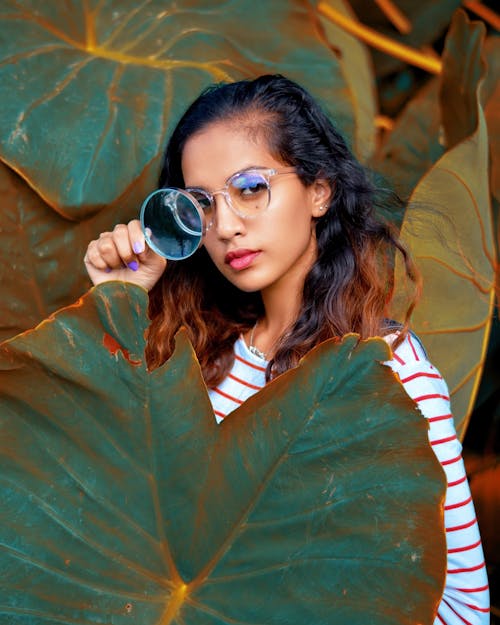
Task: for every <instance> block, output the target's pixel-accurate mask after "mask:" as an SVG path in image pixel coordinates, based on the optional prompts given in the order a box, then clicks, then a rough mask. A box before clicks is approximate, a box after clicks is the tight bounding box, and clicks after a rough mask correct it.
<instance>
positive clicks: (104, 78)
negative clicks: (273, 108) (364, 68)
mask: <svg viewBox="0 0 500 625" xmlns="http://www.w3.org/2000/svg"><path fill="white" fill-rule="evenodd" d="M249 16H251V18H250V19H249ZM242 25H245V27H242ZM269 72H271V73H275V72H281V73H284V74H287V75H289V76H290V77H291V78H293V79H296V80H298V81H299V82H300V83H302V84H304V86H306V87H309V88H310V89H311V91H312V92H313V93H314V94H315V95H316V96H317V97H318V98H320V100H322V101H323V102H325V103H326V104H327V106H328V105H329V103H333V108H334V111H335V116H336V118H337V119H338V121H339V123H340V125H341V126H342V127H343V128H344V130H345V131H346V133H347V134H348V135H351V134H352V130H353V122H352V120H353V115H352V112H351V110H350V102H349V98H348V95H347V93H346V83H345V81H344V79H343V77H342V75H341V72H340V70H339V67H338V61H337V59H336V57H335V55H334V54H332V53H331V51H330V50H329V49H328V47H327V46H326V45H325V44H324V41H323V40H322V39H321V38H320V36H319V33H318V30H317V26H316V22H315V19H314V14H313V12H312V10H311V9H310V7H309V6H308V3H307V2H301V1H299V0H297V1H294V2H288V1H285V0H277V1H276V2H272V3H255V2H251V1H250V0H235V1H234V2H230V3H228V2H226V1H222V0H220V1H218V2H210V3H207V2H204V1H202V0H197V1H195V2H184V3H177V4H165V2H164V1H163V0H151V1H149V2H142V3H138V2H136V0H107V1H106V2H98V1H97V0H87V1H83V0H68V1H67V2H64V3H62V4H61V3H40V2H33V1H30V0H6V1H4V2H2V3H1V5H0V83H1V84H2V89H3V92H2V107H1V108H0V158H1V159H2V160H4V161H5V162H6V163H7V164H8V165H9V166H10V167H11V168H13V169H14V170H15V171H17V172H18V173H20V174H21V176H22V177H23V178H25V179H26V180H27V181H28V182H29V184H30V185H31V186H32V187H33V188H35V189H36V191H37V192H38V193H39V195H40V196H41V197H42V198H44V200H45V201H46V202H47V203H48V204H49V205H50V206H52V207H54V208H55V209H56V210H57V211H58V212H59V213H60V214H61V215H63V216H65V217H68V218H71V219H76V218H78V219H81V218H83V217H85V216H88V215H90V214H92V213H94V212H96V211H98V210H100V209H101V208H102V207H103V206H104V205H106V204H108V203H111V202H115V201H116V200H117V198H119V197H120V196H121V195H122V194H124V193H125V192H127V190H128V189H129V187H130V186H131V185H135V186H137V185H138V184H140V182H141V178H140V177H141V175H142V173H143V171H144V169H145V168H146V167H147V166H148V165H151V164H154V165H155V166H156V168H158V167H159V158H160V156H161V152H162V150H163V148H164V144H165V142H166V138H167V136H168V135H169V132H170V130H171V129H172V127H173V125H174V124H175V122H176V121H177V119H178V118H179V117H180V115H181V113H182V112H183V111H184V109H185V108H186V106H187V105H188V104H189V103H190V102H191V101H192V100H193V99H194V98H195V97H196V96H197V95H198V94H199V93H200V91H201V90H202V89H203V88H204V87H206V86H207V85H208V84H211V83H214V82H218V81H221V80H231V79H240V78H244V77H249V76H255V75H257V74H262V73H269ZM150 190H151V189H143V191H144V192H143V195H144V196H145V195H146V194H147V192H149V191H150Z"/></svg>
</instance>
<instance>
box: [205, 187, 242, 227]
mask: <svg viewBox="0 0 500 625" xmlns="http://www.w3.org/2000/svg"><path fill="white" fill-rule="evenodd" d="M213 196H214V205H215V207H214V208H215V210H214V223H213V226H212V228H213V229H214V230H215V231H216V233H217V236H218V237H219V238H220V239H231V238H232V237H234V236H236V235H238V234H242V233H243V232H244V229H245V224H244V220H243V219H242V218H241V217H240V216H239V215H237V214H236V213H235V212H234V210H233V209H232V208H231V205H230V204H229V197H228V196H227V194H226V193H225V192H224V191H218V192H217V193H214V194H213Z"/></svg>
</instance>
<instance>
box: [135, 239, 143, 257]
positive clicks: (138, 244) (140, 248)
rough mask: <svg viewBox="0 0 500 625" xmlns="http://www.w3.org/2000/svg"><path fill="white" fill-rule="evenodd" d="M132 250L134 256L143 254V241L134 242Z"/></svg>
mask: <svg viewBox="0 0 500 625" xmlns="http://www.w3.org/2000/svg"><path fill="white" fill-rule="evenodd" d="M132 249H133V250H134V252H135V253H136V254H140V253H141V252H144V242H143V241H135V242H134V243H133V245H132Z"/></svg>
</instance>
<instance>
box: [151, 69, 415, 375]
mask: <svg viewBox="0 0 500 625" xmlns="http://www.w3.org/2000/svg"><path fill="white" fill-rule="evenodd" d="M222 121H224V122H234V123H237V124H238V127H240V128H244V129H246V130H247V131H248V132H249V133H250V135H251V136H254V137H255V136H259V137H261V138H262V140H264V141H266V143H267V146H268V149H269V151H270V153H271V154H272V155H273V157H274V158H276V159H277V160H279V161H281V162H282V163H283V164H284V165H291V166H294V167H295V168H296V171H297V174H298V176H299V178H300V180H301V181H302V183H303V184H304V185H306V186H309V185H311V184H313V182H314V181H315V180H317V179H320V178H321V179H323V180H327V181H328V182H329V184H330V186H331V189H332V194H331V199H330V204H329V207H328V210H327V211H326V213H325V214H324V215H323V216H322V217H320V218H318V219H317V221H316V226H315V227H316V237H317V258H316V261H315V262H314V264H313V266H312V267H311V269H310V271H309V273H308V275H307V276H306V279H305V282H304V287H303V295H302V306H301V309H300V313H299V316H298V318H297V319H296V321H295V324H294V325H293V327H292V328H291V329H290V330H289V331H288V332H287V333H285V334H284V335H283V336H282V337H281V340H280V341H279V343H278V345H277V348H276V351H275V355H274V358H273V360H272V361H271V362H270V363H269V366H268V370H267V377H268V379H269V378H270V377H272V376H275V375H278V374H280V373H282V372H284V371H286V370H288V369H290V368H291V367H293V366H296V365H297V364H298V362H299V360H300V358H301V357H302V356H304V355H305V354H306V353H307V352H308V351H309V350H310V349H311V348H313V347H314V346H315V345H317V344H318V343H320V342H322V341H324V340H326V339H329V338H335V337H337V338H339V337H341V336H342V335H344V334H346V333H348V332H355V333H359V334H360V336H361V338H367V337H370V336H376V335H381V334H385V333H387V332H388V329H387V323H386V311H387V305H388V303H389V301H390V298H391V295H392V284H393V278H392V275H393V262H394V257H395V253H396V252H400V253H401V254H402V257H403V260H404V262H405V266H406V272H407V275H408V277H409V278H410V280H412V281H413V282H414V283H415V285H417V283H418V280H417V276H416V272H415V268H414V266H413V264H412V263H411V260H410V258H409V256H408V254H407V253H406V251H405V249H404V247H403V246H402V245H401V243H400V242H399V241H398V238H397V236H396V234H395V232H394V231H393V228H392V227H391V226H390V225H389V224H388V223H386V222H384V221H383V220H382V219H380V218H378V217H377V208H378V207H379V206H380V205H381V204H382V205H383V206H384V208H387V206H388V205H389V204H391V202H392V203H393V202H394V201H395V196H394V195H393V194H391V193H390V192H389V191H387V192H386V191H384V190H382V189H377V188H376V187H375V186H374V184H373V183H372V182H371V180H370V177H369V176H368V174H367V172H366V171H365V169H364V168H363V167H362V166H361V165H360V163H359V162H358V161H357V160H356V158H355V157H354V156H353V155H352V153H351V152H350V150H349V149H348V147H347V145H346V143H345V141H344V139H343V138H342V136H341V135H340V133H339V132H338V131H337V130H336V128H335V127H334V125H333V124H332V122H331V121H330V120H329V118H328V117H327V116H326V114H325V113H324V112H323V110H322V109H321V107H320V106H319V104H318V103H317V102H316V101H315V100H314V99H313V98H312V96H311V95H310V94H309V93H308V92H307V91H306V90H304V89H303V88H302V87H301V86H299V85H298V84H296V83H295V82H293V81H291V80H289V79H287V78H285V77H283V76H280V75H264V76H260V77H258V78H256V79H255V80H243V81H239V82H234V83H229V84H222V85H217V86H214V87H211V88H209V89H207V90H206V91H204V92H203V93H202V94H201V95H200V96H199V97H198V98H197V99H196V100H195V101H194V102H193V103H192V104H191V106H190V107H189V108H188V109H187V111H186V112H185V113H184V115H183V116H182V118H181V119H180V121H179V123H178V124H177V126H176V128H175V130H174V131H173V134H172V136H171V138H170V141H169V143H168V145H167V148H166V152H165V157H164V163H163V168H162V171H161V175H160V181H159V185H160V187H163V186H174V187H183V186H184V179H183V174H182V168H181V161H182V153H183V149H184V146H185V144H186V142H187V141H188V139H189V138H190V137H192V136H193V135H195V134H196V133H198V132H200V131H201V130H202V129H204V128H206V127H207V126H208V125H209V124H213V123H216V122H222ZM416 293H417V289H415V295H414V297H413V299H412V300H411V301H410V303H409V306H408V310H407V313H406V318H405V319H404V320H403V321H404V322H403V325H402V332H401V334H400V340H402V337H403V336H404V334H405V332H406V329H407V325H408V319H409V316H410V313H411V311H412V309H413V307H414V304H415V301H416ZM262 312H263V306H262V301H261V297H260V294H259V293H246V292H242V291H240V290H238V289H237V288H236V287H235V286H234V285H232V284H231V283H230V282H229V281H228V280H226V279H225V278H224V277H223V276H222V275H221V274H220V272H219V271H218V270H217V269H216V267H215V266H214V264H213V263H212V261H211V259H210V257H209V256H208V254H207V252H206V251H205V249H204V248H203V247H202V248H201V249H200V250H198V251H197V252H196V253H195V254H194V255H193V256H191V257H190V258H188V259H186V260H183V261H169V263H168V265H167V268H166V270H165V272H164V274H163V275H162V277H161V279H160V280H159V281H158V283H157V284H156V285H155V287H154V288H153V289H152V290H151V292H150V307H149V314H150V318H151V325H150V328H149V332H148V344H147V350H146V356H147V359H148V363H149V367H150V368H154V367H158V366H160V365H161V364H162V363H163V362H165V360H167V359H168V358H169V357H170V355H171V354H172V351H173V348H174V336H175V333H176V332H177V330H178V329H179V328H180V327H181V326H184V327H186V329H187V331H188V334H189V337H190V340H191V341H192V343H193V346H194V349H195V351H196V354H197V356H198V359H199V361H200V365H201V368H202V372H203V376H204V379H205V382H206V384H207V386H209V387H213V386H216V385H217V384H218V383H219V382H220V381H222V379H224V377H225V376H226V375H227V374H228V372H229V370H230V368H231V366H232V364H233V362H234V354H233V346H234V342H235V341H236V339H237V338H238V336H239V335H240V334H241V333H242V332H244V331H246V330H248V329H249V328H250V327H252V326H253V324H254V323H255V321H256V320H257V319H258V317H259V316H260V315H261V314H262Z"/></svg>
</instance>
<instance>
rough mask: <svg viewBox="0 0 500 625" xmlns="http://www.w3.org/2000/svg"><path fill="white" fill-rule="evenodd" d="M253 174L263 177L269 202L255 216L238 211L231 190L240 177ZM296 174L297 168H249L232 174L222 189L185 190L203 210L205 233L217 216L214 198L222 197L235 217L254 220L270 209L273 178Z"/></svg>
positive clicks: (196, 188)
mask: <svg viewBox="0 0 500 625" xmlns="http://www.w3.org/2000/svg"><path fill="white" fill-rule="evenodd" d="M252 173H254V174H258V175H260V176H261V177H262V179H261V181H262V182H263V183H265V185H266V189H267V200H266V205H265V207H264V208H261V209H259V210H258V211H256V212H255V213H253V214H251V213H250V214H249V213H244V212H242V211H240V210H238V208H237V207H236V206H234V204H233V200H232V198H231V194H230V192H229V189H230V188H231V185H232V184H233V183H234V181H235V180H237V179H238V178H239V177H241V176H244V175H249V174H252ZM294 173H297V170H296V168H295V167H284V168H282V169H274V168H272V167H249V168H247V169H242V170H240V171H237V172H235V173H234V174H232V175H231V176H230V177H229V178H228V179H227V180H226V183H225V185H224V186H223V187H222V188H221V189H217V190H215V191H207V190H206V189H202V188H200V187H186V188H185V189H184V190H185V191H186V193H189V194H190V195H192V196H193V197H194V198H195V199H196V200H197V202H198V204H199V205H200V207H201V209H202V210H203V213H204V215H205V231H207V230H209V229H210V228H211V227H212V226H213V216H214V214H215V201H214V198H215V196H216V195H222V196H223V197H224V199H225V201H226V203H227V205H228V206H229V208H230V209H231V210H232V211H233V213H234V214H235V215H237V216H238V217H240V218H241V219H253V218H255V217H257V216H258V215H262V213H264V212H265V211H266V210H267V209H268V208H269V204H270V202H271V178H273V177H275V176H280V175H283V174H294Z"/></svg>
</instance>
